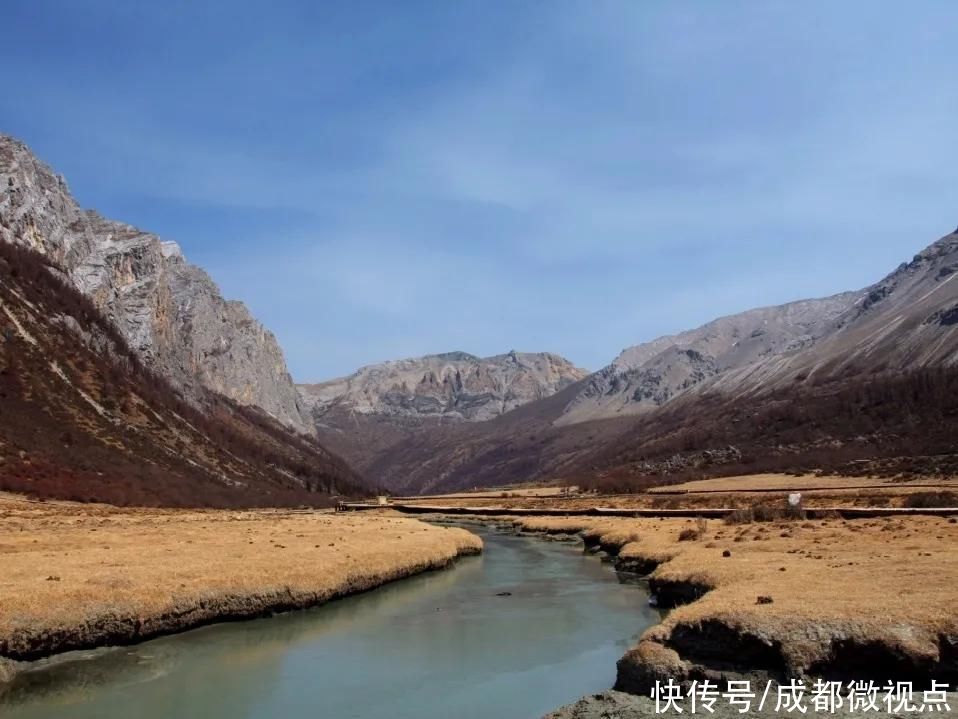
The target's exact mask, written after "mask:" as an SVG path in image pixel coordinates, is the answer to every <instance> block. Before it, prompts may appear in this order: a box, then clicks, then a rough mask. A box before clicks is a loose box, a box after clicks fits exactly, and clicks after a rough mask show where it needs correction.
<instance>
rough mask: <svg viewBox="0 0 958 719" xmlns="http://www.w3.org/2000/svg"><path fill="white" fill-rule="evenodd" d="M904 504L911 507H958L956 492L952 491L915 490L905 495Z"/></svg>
mask: <svg viewBox="0 0 958 719" xmlns="http://www.w3.org/2000/svg"><path fill="white" fill-rule="evenodd" d="M904 506H906V507H909V508H911V509H919V508H926V507H930V508H934V507H958V494H955V493H954V492H915V493H914V494H909V495H907V496H906V497H905V501H904Z"/></svg>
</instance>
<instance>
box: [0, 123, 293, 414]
mask: <svg viewBox="0 0 958 719" xmlns="http://www.w3.org/2000/svg"><path fill="white" fill-rule="evenodd" d="M0 240H3V241H6V242H12V243H17V244H22V245H24V246H27V247H30V248H31V249H33V250H36V251H37V252H39V253H41V254H43V255H46V256H48V257H50V258H51V259H52V260H53V261H54V262H55V263H56V264H57V265H58V266H60V267H62V269H63V271H64V272H65V273H66V274H67V275H68V276H69V278H70V280H71V282H73V284H74V285H75V286H76V287H77V288H78V289H79V290H80V291H81V292H83V293H84V294H86V295H87V296H89V297H90V298H91V299H92V300H93V302H94V304H95V305H96V306H97V307H98V308H99V309H100V310H101V311H103V313H104V314H105V315H106V316H107V318H108V319H109V320H110V321H112V322H113V323H114V324H115V325H116V326H117V327H118V328H119V330H120V332H121V333H122V334H123V336H124V337H125V338H126V340H127V342H128V343H129V345H130V346H131V347H132V348H133V349H134V350H135V351H136V352H137V353H138V354H139V355H140V357H141V358H142V359H143V360H144V361H145V362H146V363H147V364H148V365H150V366H151V367H153V368H154V369H156V371H157V372H159V373H160V374H162V375H163V376H165V377H167V378H168V379H170V380H171V381H172V382H173V383H174V384H175V385H176V386H178V387H179V388H180V389H181V390H182V391H183V392H184V395H185V396H186V397H188V398H191V399H194V400H196V399H198V397H199V395H200V392H199V390H200V388H206V389H211V390H213V391H216V392H219V393H221V394H224V395H226V396H228V397H230V398H232V399H234V400H236V401H238V402H240V403H242V404H247V405H256V406H259V407H261V408H262V409H264V410H265V411H266V412H268V413H269V414H271V415H273V416H274V417H276V418H277V419H278V420H280V421H281V422H283V423H284V424H287V425H289V426H291V427H293V428H295V429H297V430H300V431H302V430H305V429H307V427H308V424H307V422H306V420H305V417H304V414H303V408H302V407H301V406H300V405H299V397H298V394H297V392H296V389H295V387H294V386H293V381H292V378H291V377H290V375H289V371H288V369H287V367H286V362H285V358H284V357H283V352H282V350H281V349H280V347H279V344H278V342H277V341H276V338H275V336H274V335H273V334H272V333H271V332H270V331H269V330H267V329H266V328H265V327H263V325H262V324H260V323H259V322H258V321H257V320H256V319H255V318H254V317H253V316H252V314H250V312H249V310H248V309H247V308H246V306H245V305H244V304H243V303H242V302H238V301H235V300H226V299H225V298H223V296H222V294H221V293H220V290H219V288H218V287H217V285H216V283H215V282H214V281H213V280H212V279H211V278H210V276H209V275H208V274H207V273H206V272H205V271H204V270H202V269H201V268H199V267H197V266H195V265H191V264H189V263H188V262H187V261H186V260H185V258H184V256H183V252H182V250H181V249H180V247H179V245H177V244H176V243H175V242H169V241H164V240H162V239H160V238H159V237H158V236H156V235H154V234H152V233H149V232H145V231H142V230H140V229H138V228H136V227H134V226H132V225H128V224H126V223H123V222H118V221H115V220H111V219H108V218H106V217H104V216H103V215H101V214H100V213H98V212H96V211H93V210H83V209H81V208H80V206H79V205H78V204H77V202H76V201H75V200H74V198H73V196H72V194H71V193H70V190H69V187H68V186H67V183H66V181H65V180H64V178H63V176H62V175H59V174H57V173H55V172H54V171H53V170H52V169H50V167H48V166H47V165H46V164H44V163H43V162H41V161H40V160H39V159H38V158H37V157H36V156H35V155H34V154H33V153H32V152H31V150H30V149H29V147H27V145H26V144H24V143H22V142H20V141H19V140H17V139H15V138H13V137H10V136H9V135H3V134H0Z"/></svg>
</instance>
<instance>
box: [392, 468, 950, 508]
mask: <svg viewBox="0 0 958 719" xmlns="http://www.w3.org/2000/svg"><path fill="white" fill-rule="evenodd" d="M930 488H937V489H940V490H944V491H956V490H958V479H934V480H933V479H922V480H915V481H911V482H893V481H891V480H887V479H872V478H869V477H831V476H826V477H816V476H814V475H805V476H802V477H793V476H790V475H785V474H755V475H746V476H741V477H722V478H717V479H704V480H697V481H695V482H686V483H684V484H677V485H671V486H668V487H658V488H655V489H653V490H650V491H649V492H645V493H639V494H611V495H610V494H607V495H601V494H600V495H596V494H582V495H577V494H569V495H565V494H561V493H551V494H540V495H532V494H529V495H525V496H519V495H517V494H513V493H509V496H507V497H503V496H502V493H501V492H500V493H499V494H494V493H485V494H479V493H472V494H470V493H462V494H460V495H446V496H444V497H440V496H435V497H425V496H424V497H418V498H408V499H405V498H404V499H402V500H401V503H403V504H420V505H422V504H425V505H430V504H441V505H443V506H449V507H486V508H489V507H494V508H495V507H501V508H503V509H507V508H508V509H556V508H558V509H591V508H593V507H606V508H615V509H707V508H709V509H714V508H729V509H736V508H742V507H748V506H750V505H752V504H754V503H755V502H768V503H781V502H784V499H785V497H786V496H787V495H788V494H789V492H791V491H799V492H801V493H802V498H803V503H804V505H805V506H806V507H809V508H841V507H873V506H877V507H901V506H903V505H904V503H905V500H906V497H907V496H908V495H909V494H914V493H919V492H928V491H929V489H930ZM676 492H680V493H678V494H677V493H676Z"/></svg>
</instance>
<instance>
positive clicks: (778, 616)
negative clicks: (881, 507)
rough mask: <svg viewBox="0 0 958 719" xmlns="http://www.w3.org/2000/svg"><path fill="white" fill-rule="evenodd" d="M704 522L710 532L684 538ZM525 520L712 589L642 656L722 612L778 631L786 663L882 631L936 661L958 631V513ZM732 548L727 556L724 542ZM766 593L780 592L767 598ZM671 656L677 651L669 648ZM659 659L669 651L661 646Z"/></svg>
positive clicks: (662, 630)
mask: <svg viewBox="0 0 958 719" xmlns="http://www.w3.org/2000/svg"><path fill="white" fill-rule="evenodd" d="M703 522H704V526H705V534H704V536H702V537H701V538H699V539H697V540H694V541H679V535H680V534H681V532H682V531H683V530H687V529H690V528H695V527H696V526H699V525H701V523H703ZM515 523H516V524H517V525H518V526H520V527H521V528H523V529H527V530H529V531H552V532H556V531H584V532H585V536H586V537H587V538H589V537H594V538H596V539H597V540H598V541H599V542H601V543H602V544H603V545H606V546H612V547H618V548H619V558H620V560H621V561H622V562H627V561H635V560H639V561H648V562H649V564H650V565H651V566H654V565H656V564H658V568H657V569H655V571H654V572H653V573H652V574H651V576H650V581H651V584H652V586H653V588H655V587H657V586H658V587H666V588H667V587H668V586H670V585H671V586H683V585H685V586H692V587H695V588H697V589H708V590H709V591H707V593H706V594H704V596H702V597H701V598H700V599H698V600H696V601H693V602H692V603H690V604H686V605H684V606H680V607H679V608H677V609H676V610H674V611H673V612H671V613H670V614H669V615H668V617H667V618H666V619H665V620H664V622H663V623H662V624H660V625H658V626H656V627H654V628H652V629H651V630H649V632H648V633H647V635H646V637H645V638H644V640H643V644H646V645H649V644H655V645H657V646H658V647H659V651H650V650H649V646H646V647H644V651H643V652H641V653H640V654H641V655H642V656H644V659H643V661H649V657H650V656H655V655H656V654H659V655H662V654H663V652H662V651H660V650H661V648H662V647H666V646H671V645H673V644H674V642H673V638H674V636H675V634H674V632H675V630H676V628H677V627H683V628H685V629H687V628H690V627H691V628H693V629H697V628H700V627H701V626H703V623H707V622H708V621H709V620H715V621H717V622H719V623H721V624H722V625H724V626H727V627H730V628H732V629H733V630H734V631H735V632H738V633H747V634H751V635H753V636H757V637H764V638H765V639H767V640H768V641H772V642H780V643H781V652H782V654H783V656H784V659H785V662H786V664H787V665H788V666H789V667H793V668H795V669H796V670H803V669H805V668H808V667H809V666H811V665H813V664H814V663H815V662H819V661H827V660H828V657H829V653H830V652H831V651H832V642H833V641H834V640H837V639H845V640H851V641H855V642H858V643H860V644H865V643H867V642H869V641H876V642H878V643H880V644H883V645H885V646H889V647H898V648H900V649H901V650H902V651H903V652H904V653H905V654H907V655H909V656H911V657H920V658H925V659H928V660H930V661H932V662H934V661H936V660H937V657H938V654H939V651H940V642H941V637H943V636H945V637H952V638H953V637H956V636H958V615H956V612H955V607H956V606H958V553H956V552H955V551H954V547H955V546H958V524H953V523H951V521H950V520H949V519H947V518H934V517H908V516H903V517H896V518H882V519H871V520H869V519H859V520H848V521H843V520H841V519H830V520H817V521H803V520H795V521H779V522H768V523H753V524H746V525H726V524H724V523H723V522H722V521H720V520H710V521H708V522H705V520H683V519H664V520H658V519H600V520H593V521H589V518H575V519H563V518H542V517H539V518H529V519H519V520H515ZM726 552H727V553H729V554H730V556H724V553H726ZM759 596H766V597H771V598H772V603H770V604H759V603H757V599H758V597H759ZM667 653H668V654H669V656H668V657H666V660H668V661H672V662H675V661H677V657H676V655H675V654H674V653H673V652H667ZM659 658H661V657H659Z"/></svg>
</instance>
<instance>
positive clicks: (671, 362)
mask: <svg viewBox="0 0 958 719" xmlns="http://www.w3.org/2000/svg"><path fill="white" fill-rule="evenodd" d="M956 274H958V234H954V233H953V234H950V235H947V236H945V237H943V238H942V239H940V240H938V241H937V242H935V243H934V244H932V245H931V246H929V247H928V248H926V249H925V250H923V251H922V252H920V253H919V254H918V255H916V256H915V257H914V258H913V259H912V260H911V261H910V262H908V263H905V264H902V265H901V266H900V267H898V268H897V269H896V270H895V271H894V272H892V273H891V274H890V275H888V276H887V277H886V278H884V279H883V280H881V281H879V282H877V283H876V284H874V285H872V286H870V287H867V288H865V289H863V290H859V291H854V292H847V293H843V294H839V295H835V296H833V297H828V298H824V299H814V300H805V301H801V302H793V303H789V304H786V305H781V306H778V307H766V308H761V309H756V310H750V311H747V312H743V313H741V314H737V315H732V316H729V317H723V318H720V319H717V320H715V321H713V322H709V323H708V324H705V325H703V326H702V327H699V328H697V329H694V330H690V331H687V332H682V333H680V334H677V335H672V336H667V337H661V338H659V339H656V340H653V341H652V342H648V343H645V344H641V345H636V346H633V347H630V348H628V349H626V350H625V351H623V352H622V353H621V354H620V355H619V357H617V358H616V359H615V360H614V361H613V362H612V363H610V364H609V365H608V366H606V367H604V368H602V369H600V370H599V371H597V372H595V373H593V374H590V375H587V376H585V377H582V378H580V379H578V380H577V381H574V382H567V383H565V386H563V385H562V383H557V384H554V385H550V386H549V387H548V388H547V389H549V390H550V391H548V392H542V393H541V396H540V397H539V398H538V399H533V398H531V396H530V395H524V396H523V399H524V401H523V402H522V403H521V404H522V406H521V407H518V408H515V409H513V410H512V411H509V412H507V413H504V414H501V415H499V416H497V417H493V418H491V419H489V420H487V421H483V422H478V423H472V424H463V423H458V424H456V423H454V424H448V423H447V424H446V425H442V424H441V423H440V422H437V421H433V422H428V421H424V420H423V417H419V421H418V422H416V423H413V422H410V421H409V414H408V413H406V414H404V415H401V416H397V413H396V412H394V411H393V410H392V409H391V408H387V409H383V405H382V404H381V403H380V401H381V399H380V398H379V395H378V394H377V393H376V390H375V389H374V387H373V386H372V385H368V384H366V385H364V387H365V390H364V394H363V397H364V399H363V411H362V415H363V416H362V418H361V419H360V418H357V417H353V422H352V424H348V423H344V422H338V423H333V424H327V423H324V422H323V421H322V417H318V418H317V421H318V424H319V432H320V436H321V437H322V438H323V440H324V441H326V442H328V443H329V444H330V446H333V447H336V448H337V450H338V451H340V452H342V453H343V455H344V456H346V457H347V458H349V459H350V460H351V461H352V462H354V463H355V464H356V466H357V467H358V468H359V469H360V470H361V471H363V472H364V473H365V474H366V475H367V476H370V477H375V478H376V480H377V481H379V482H382V483H384V484H385V485H387V486H390V487H393V488H394V489H396V490H398V491H402V492H414V491H423V490H425V491H436V490H447V489H459V488H463V487H470V486H491V485H496V484H504V483H507V482H510V481H520V480H528V479H538V480H542V479H549V478H576V479H577V480H579V481H589V480H590V479H592V478H595V477H601V476H605V475H609V474H610V473H611V474H613V475H615V474H619V475H621V474H622V473H623V472H624V473H626V474H628V475H632V476H634V477H648V476H654V477H655V478H656V479H655V481H665V478H666V476H672V475H676V474H681V473H683V472H687V471H688V470H689V469H690V468H692V469H701V467H702V465H703V463H705V464H708V465H709V466H710V471H713V472H714V471H718V470H716V467H715V466H714V465H715V463H716V461H718V462H719V463H721V464H725V465H728V466H727V467H726V469H728V470H729V471H731V470H733V469H734V470H735V471H749V469H750V466H752V467H754V466H755V464H754V463H755V462H756V461H758V462H759V463H760V464H761V463H764V465H763V466H768V467H772V468H779V469H787V468H790V467H796V466H804V467H807V468H811V469H814V468H815V462H812V461H811V460H812V458H813V457H814V458H816V460H815V461H817V462H818V465H823V464H827V465H829V466H833V468H835V469H839V468H840V467H838V465H837V464H836V463H841V462H847V461H859V462H860V461H863V459H864V458H868V457H871V458H879V457H885V460H886V464H887V461H888V455H890V454H892V453H895V452H897V453H899V454H900V455H902V456H906V455H912V454H915V453H918V452H919V451H920V450H919V447H921V448H923V449H922V450H921V451H925V450H927V451H931V452H934V453H937V454H949V452H950V450H951V449H952V448H951V447H950V446H949V445H948V442H947V440H946V439H945V437H947V432H944V434H942V432H943V428H945V429H947V428H950V427H951V422H952V421H954V422H955V423H956V425H958V417H956V418H954V420H953V419H952V418H951V417H950V416H947V412H945V409H944V408H942V407H941V406H939V405H938V404H937V403H936V402H935V400H934V398H933V397H929V396H928V394H927V393H928V392H932V393H933V392H934V391H938V392H946V389H945V388H946V387H950V386H951V385H950V384H949V382H950V381H951V379H950V377H951V376H950V375H949V376H948V377H946V378H944V379H943V378H941V377H935V378H933V379H929V378H926V379H925V381H924V382H923V383H919V387H918V388H917V389H916V388H911V389H907V388H906V387H905V386H904V385H903V384H902V383H907V382H908V381H909V379H908V378H909V377H912V376H913V375H914V373H916V372H918V371H921V370H931V369H942V370H949V369H951V368H955V367H956V365H958V329H956V328H958V282H954V281H953V280H954V277H955V275H956ZM568 377H569V379H570V380H572V379H574V378H575V377H576V374H575V373H571V372H570V373H568ZM896 383H897V384H896ZM380 387H381V388H386V390H387V392H388V391H391V390H389V389H388V383H387V385H380ZM921 387H924V388H925V389H924V390H922V389H921ZM869 388H870V389H869ZM866 390H868V391H871V392H872V393H873V394H875V396H881V395H882V394H883V393H887V394H888V396H898V393H901V392H905V393H908V392H911V394H912V395H915V396H917V395H916V392H917V393H918V395H921V396H922V397H923V399H922V401H923V402H926V403H928V402H930V403H931V404H932V405H934V407H933V408H930V409H929V408H928V407H926V408H922V407H917V408H912V409H910V410H908V413H906V411H905V410H904V409H902V411H901V416H900V417H899V418H898V419H906V418H907V420H908V422H910V428H909V426H899V423H898V422H897V420H896V419H895V418H892V417H886V418H884V419H882V418H881V415H882V411H883V410H882V409H881V408H880V407H876V406H872V405H870V404H868V401H867V400H864V401H862V402H861V403H860V405H859V408H858V413H857V414H854V413H853V414H852V415H849V416H848V417H846V418H845V419H846V421H845V422H844V425H842V426H837V425H835V423H834V422H832V423H829V422H827V421H824V420H823V418H822V417H819V416H818V414H820V413H822V412H831V414H832V417H839V416H844V415H842V412H841V410H840V408H831V409H828V408H829V407H830V406H831V405H829V402H830V401H835V400H834V398H835V397H836V396H838V394H839V393H841V392H845V393H848V392H856V391H866ZM301 391H302V388H301ZM922 392H925V394H922ZM546 395H548V396H546ZM849 401H851V400H849ZM856 401H858V400H856ZM431 406H433V407H434V408H435V409H437V411H436V412H434V413H432V414H431V415H430V416H431V417H441V416H442V413H441V412H438V407H439V406H438V405H431ZM774 406H778V407H779V408H780V409H781V407H787V408H788V412H794V416H791V415H789V417H790V418H788V419H787V420H783V424H782V425H781V427H785V428H787V429H788V432H787V433H786V434H788V436H789V438H790V439H788V441H787V442H784V443H783V442H779V443H778V444H776V441H775V439H776V437H779V435H778V434H776V431H777V430H776V428H774V427H773V426H772V425H767V426H764V427H761V426H758V425H759V424H760V423H761V421H762V420H760V419H759V418H762V417H766V416H767V412H769V411H770V409H769V408H770V407H774ZM929 407H930V405H929ZM925 409H928V411H927V412H926V411H925ZM723 412H724V413H726V414H725V416H724V418H723V414H722V413H723ZM803 412H805V413H808V415H809V416H808V418H807V419H808V421H804V422H803V420H802V419H801V417H802V413H803ZM735 413H740V414H742V415H743V416H744V419H742V417H739V418H738V419H736V421H735V426H734V429H735V431H734V432H733V431H723V432H716V431H715V429H714V428H715V426H723V423H724V422H725V420H727V419H729V418H731V417H732V416H733V415H734V414H735ZM870 413H872V414H870ZM943 413H944V414H943ZM786 414H788V413H786ZM873 414H874V416H873ZM886 414H887V412H886ZM906 414H907V417H906ZM482 418H483V419H484V418H485V417H482ZM861 418H867V419H868V422H867V423H866V427H865V431H864V432H861V431H859V429H860V427H859V424H860V423H859V420H860V419H861ZM781 427H780V428H781ZM893 427H894V429H893V430H892V428H893ZM663 428H666V429H663ZM705 428H709V429H708V431H705ZM954 429H958V426H955V427H954ZM669 432H671V436H669V434H668V433H669ZM804 434H808V438H806V439H801V438H799V439H797V440H796V439H795V436H796V435H802V436H804ZM677 437H682V441H681V442H679V441H677V439H676V438H677ZM779 438H780V437H779ZM936 438H940V439H941V441H940V442H938V439H936ZM780 439H781V438H780ZM732 441H734V442H739V443H743V446H744V449H745V450H746V451H745V452H743V450H742V448H739V447H733V448H732V450H733V451H729V450H728V447H727V446H726V444H725V443H727V442H732ZM936 442H937V444H936ZM929 443H930V444H929ZM926 445H927V446H926ZM823 447H827V448H830V449H829V452H828V453H823ZM909 447H911V449H909ZM826 454H827V456H825V455H826ZM756 455H757V458H756ZM716 458H719V459H718V460H716ZM949 461H950V460H949ZM901 464H902V463H901V462H898V464H894V463H893V465H892V466H901ZM940 464H941V463H940V462H934V461H932V462H923V463H921V462H920V463H918V465H915V463H914V462H912V463H911V464H910V466H912V468H913V469H914V470H915V471H935V470H936V468H940V466H939V465H940ZM919 465H920V466H919ZM858 466H859V467H860V468H862V469H863V470H864V465H858ZM650 481H652V480H650Z"/></svg>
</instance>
